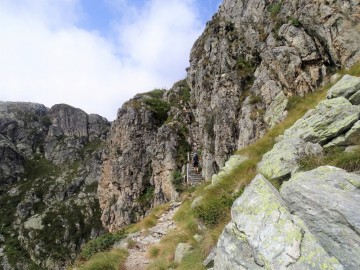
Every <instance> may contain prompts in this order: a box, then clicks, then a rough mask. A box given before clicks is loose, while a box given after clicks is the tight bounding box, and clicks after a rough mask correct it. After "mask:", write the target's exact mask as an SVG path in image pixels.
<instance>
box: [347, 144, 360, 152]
mask: <svg viewBox="0 0 360 270" xmlns="http://www.w3.org/2000/svg"><path fill="white" fill-rule="evenodd" d="M359 150H360V145H353V146H348V147H346V148H345V152H347V153H351V152H355V151H359Z"/></svg>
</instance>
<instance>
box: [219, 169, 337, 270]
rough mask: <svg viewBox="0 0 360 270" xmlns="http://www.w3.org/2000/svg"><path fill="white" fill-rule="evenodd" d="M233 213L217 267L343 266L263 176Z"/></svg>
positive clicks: (300, 267) (220, 269)
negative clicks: (321, 244) (324, 247)
mask: <svg viewBox="0 0 360 270" xmlns="http://www.w3.org/2000/svg"><path fill="white" fill-rule="evenodd" d="M231 215H232V220H231V222H230V223H229V224H228V225H227V226H226V227H225V229H224V231H223V233H222V235H221V237H220V239H219V241H218V245H217V247H218V249H217V255H216V257H215V264H214V269H217V270H226V269H229V270H230V269H262V268H265V269H343V267H342V265H341V264H340V263H339V262H338V260H337V259H335V258H334V257H331V256H329V255H328V253H327V252H326V251H325V250H324V249H323V248H322V247H321V246H320V245H319V243H318V242H317V240H316V238H315V237H314V236H313V235H312V234H311V233H310V232H309V230H308V228H307V226H306V225H305V224H304V223H303V222H302V221H301V219H300V218H298V217H297V216H295V215H292V214H291V213H290V211H289V209H288V207H287V206H286V204H285V202H284V201H283V200H282V198H281V197H280V194H279V192H278V191H277V190H276V189H275V188H274V187H273V186H272V185H271V184H270V183H269V182H268V181H267V180H266V179H265V178H264V177H263V176H262V175H257V176H256V177H255V179H254V180H253V181H252V182H251V184H250V185H249V186H248V187H247V188H246V189H245V191H244V193H243V195H242V196H241V197H239V198H238V199H237V200H236V201H235V203H234V205H233V206H232V209H231Z"/></svg>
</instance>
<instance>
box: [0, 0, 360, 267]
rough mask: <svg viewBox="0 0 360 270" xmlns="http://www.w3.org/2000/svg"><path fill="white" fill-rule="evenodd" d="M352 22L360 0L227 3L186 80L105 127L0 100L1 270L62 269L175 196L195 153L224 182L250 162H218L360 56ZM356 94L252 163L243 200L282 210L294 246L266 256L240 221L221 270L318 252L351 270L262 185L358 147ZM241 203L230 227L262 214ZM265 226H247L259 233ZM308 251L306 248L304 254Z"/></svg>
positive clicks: (73, 112)
mask: <svg viewBox="0 0 360 270" xmlns="http://www.w3.org/2000/svg"><path fill="white" fill-rule="evenodd" d="M359 18H360V7H359V1H358V0H351V1H310V2H309V1H306V0H299V1H287V0H284V1H265V0H254V1H250V0H224V2H223V4H222V5H221V6H220V9H219V11H218V13H217V14H215V15H214V17H213V18H212V20H211V21H210V22H209V23H208V24H207V26H206V29H205V31H204V33H203V34H202V35H201V36H200V37H199V39H198V40H197V41H196V43H195V44H194V47H193V49H192V51H191V55H190V67H189V68H188V69H187V78H186V80H184V81H180V82H178V83H176V84H174V86H173V87H172V88H171V89H170V90H169V91H164V90H160V89H157V90H154V91H151V92H148V93H144V94H139V95H136V96H135V97H134V98H133V99H131V100H130V101H128V102H127V103H125V104H124V105H123V106H122V108H120V109H119V111H118V116H117V119H116V120H115V121H114V122H113V123H112V124H111V125H110V123H109V122H108V121H107V120H106V119H104V118H102V117H101V116H97V115H88V114H86V113H85V112H83V111H81V110H79V109H76V108H73V107H71V106H68V105H64V104H61V105H55V106H53V107H52V108H51V109H48V108H46V107H45V106H43V105H40V104H30V103H8V102H1V103H0V152H1V153H2V155H1V156H0V192H1V193H0V200H1V205H6V206H7V207H6V208H3V209H1V210H0V211H1V212H0V216H1V218H2V219H1V222H0V225H1V232H0V260H1V267H2V268H4V269H39V268H41V267H42V268H47V269H64V268H65V267H66V266H67V264H68V263H69V261H71V260H73V259H75V257H76V256H77V254H79V250H80V248H81V246H82V245H83V244H84V243H85V242H86V241H87V240H88V239H90V238H92V237H95V236H96V235H97V234H99V233H100V232H101V231H102V230H103V228H105V229H106V230H109V231H116V230H119V229H122V228H124V227H125V226H127V225H129V224H131V223H134V222H137V221H139V220H140V219H142V218H143V217H144V216H145V215H146V214H147V213H148V212H149V210H150V209H151V208H152V207H154V206H155V205H158V204H162V203H164V202H168V201H171V200H175V199H177V198H178V196H179V192H181V190H182V188H183V185H184V181H185V179H184V176H185V174H186V163H187V153H188V152H190V151H194V150H197V151H198V152H199V154H200V156H201V165H202V175H203V177H204V179H206V180H210V179H211V177H212V176H213V174H214V173H218V172H220V174H221V173H224V170H223V171H221V169H222V168H224V169H226V168H227V167H229V166H230V167H231V164H237V165H239V164H240V163H241V162H243V161H244V160H246V158H243V157H236V158H235V159H234V160H232V161H231V162H228V163H227V166H225V162H226V161H227V160H228V159H229V157H230V156H231V155H232V153H233V152H234V150H236V149H240V148H243V147H245V146H247V145H249V144H250V143H252V142H254V141H256V140H257V139H259V138H260V137H261V136H262V135H263V134H264V133H265V132H266V130H268V129H269V128H271V127H274V126H275V125H276V124H277V123H279V122H281V121H282V120H283V119H284V118H285V117H286V115H287V111H288V106H289V100H290V99H291V98H292V97H293V96H296V95H300V96H302V95H305V94H306V93H308V92H312V91H314V90H315V89H316V88H317V87H318V86H320V85H322V84H324V83H325V82H327V80H328V79H329V75H331V74H332V73H334V72H335V71H336V70H337V69H338V68H340V67H347V66H351V65H352V64H353V63H355V62H356V61H358V60H359V59H360V53H359V49H360V37H359V36H360V34H359V33H360V29H359ZM351 91H352V90H346V91H343V92H341V91H340V92H339V91H335V90H333V91H332V92H330V93H329V100H328V101H326V102H324V103H322V104H321V105H319V108H318V109H317V111H316V110H315V111H312V112H309V114H307V115H306V119H308V118H309V119H313V118H312V117H313V114H316V113H317V112H318V114H320V115H324V118H322V119H321V120H317V121H315V122H314V123H313V124H314V125H313V126H311V123H309V122H307V121H308V120H306V119H304V120H303V122H301V121H300V122H299V123H298V124H297V125H295V127H294V128H292V129H290V131H288V132H287V133H286V134H285V136H284V137H283V138H279V142H278V144H277V145H276V146H275V147H274V149H273V150H272V151H271V152H269V154H268V155H265V156H264V160H263V162H262V163H261V164H260V165H259V171H260V173H261V174H262V175H263V176H261V175H260V176H258V177H257V178H256V179H255V180H254V181H253V184H251V186H250V187H249V188H248V189H247V191H246V193H245V194H248V195H245V196H249V197H251V196H253V194H252V193H256V192H257V189H261V192H263V191H264V192H266V194H268V195H269V196H268V197H266V198H268V199H269V200H271V201H274V205H272V206H273V207H275V206H276V208H277V209H278V208H279V209H280V210H281V211H280V217H281V218H279V219H277V220H279V221H281V222H282V223H285V224H288V225H289V227H291V230H290V231H291V233H294V235H296V236H299V237H300V238H299V239H300V240H299V239H295V240H296V241H295V242H292V243H290V245H287V244H288V243H285V244H286V245H285V244H284V245H283V246H282V247H284V250H285V251H286V252H280V253H281V254H280V253H279V254H280V255H279V254H275V255H274V254H273V253H267V254H265V255H264V254H263V253H262V252H263V250H265V251H266V250H267V249H266V248H267V246H266V245H267V244H268V242H266V241H267V240H266V239H265V240H264V241H263V242H262V239H260V240H261V241H258V240H259V239H257V238H256V237H257V236H258V234H255V233H254V232H253V231H251V232H250V233H249V234H247V232H246V231H245V230H244V231H243V228H242V227H241V228H240V227H236V226H237V225H239V226H240V225H244V224H242V223H241V222H242V221H241V222H240V221H239V222H238V221H234V222H232V223H231V224H230V225H229V226H227V229H226V230H225V231H224V233H223V235H222V237H221V238H220V241H219V245H218V250H219V252H218V255H217V257H216V259H215V268H217V269H226V267H228V268H229V269H232V268H233V267H235V268H237V267H240V265H241V267H245V266H246V265H247V266H246V267H248V268H250V269H251V268H252V267H253V268H255V269H257V268H263V267H265V268H266V267H277V266H279V267H280V268H281V267H288V266H291V265H293V266H292V267H294V268H296V267H297V264H296V263H297V261H299V260H300V261H301V260H302V258H304V256H305V254H308V255H309V256H311V255H312V254H311V252H310V251H311V248H315V249H316V250H318V251H319V253H318V254H319V255H323V256H321V257H322V259H321V258H319V264H321V263H326V265H328V264H329V265H332V266H334V268H339V269H341V267H342V266H341V265H344V266H346V267H347V266H349V267H353V265H354V264H353V262H346V263H344V262H343V261H341V260H340V258H338V260H337V261H336V260H334V259H333V257H336V258H337V256H338V255H336V254H332V253H331V252H329V247H327V246H325V245H324V243H322V242H321V243H319V242H318V241H317V240H316V238H317V237H318V236H317V235H316V233H314V231H316V230H318V228H316V227H312V226H309V225H304V224H303V222H302V221H301V220H300V218H301V219H304V220H306V219H307V216H306V214H304V213H303V212H304V211H303V209H302V208H301V207H300V206H299V208H291V207H290V208H289V207H288V206H287V204H291V202H290V201H291V200H290V199H291V198H290V196H289V197H288V198H287V199H286V198H285V197H286V196H285V195H283V194H282V191H281V192H280V194H281V195H279V194H278V193H277V191H276V190H274V188H272V187H271V186H270V184H269V183H268V182H267V181H268V180H271V179H275V180H281V181H282V180H284V179H287V178H289V177H290V176H293V175H292V174H293V173H295V172H296V170H297V168H298V167H297V166H298V161H299V156H300V155H303V154H319V153H321V152H323V149H325V148H329V149H330V148H331V147H333V146H340V147H344V146H346V147H348V146H349V147H350V148H351V147H352V146H353V144H354V140H355V141H356V140H357V137H356V136H357V135H356V134H357V126H358V124H354V123H355V122H356V123H357V121H358V109H357V108H358V107H357V105H356V106H355V105H353V104H354V103H353V102H357V100H358V99H359V98H358V92H356V91H355V92H351ZM339 96H340V97H339ZM338 106H340V107H338ZM339 108H341V109H339ZM328 111H329V113H331V112H332V114H331V115H327V113H328ZM324 119H332V120H334V121H335V120H336V119H339V121H340V120H341V121H342V122H344V123H345V122H346V121H348V122H346V123H345V125H342V127H340V129H336V128H337V126H331V123H332V122H331V121H332V120H329V121H330V122H329V123H328V122H326V123H327V125H330V126H331V128H330V129H329V130H328V131H326V132H320V133H319V130H320V131H321V130H322V127H321V125H317V124H318V123H319V122H322V121H323V120H324ZM341 121H340V122H341ZM353 124H354V125H353ZM309 127H311V130H309ZM353 129H354V131H353V132H352V131H351V130H353ZM345 131H346V133H345ZM302 132H307V133H302ZM348 133H349V134H348ZM354 134H355V135H354ZM295 135H296V136H295ZM284 153H287V155H285V156H284ZM289 153H290V154H289ZM267 158H269V159H267ZM272 161H274V162H272ZM269 165H272V166H273V167H271V166H270V167H269ZM274 166H275V167H274ZM317 173H318V172H317V171H315V174H317ZM294 177H295V176H294ZM332 177H333V176H330V178H332ZM351 177H352V175H351ZM213 179H214V181H213V182H214V184H215V185H216V182H217V181H218V180H216V177H213ZM267 179H268V180H267ZM346 179H347V178H346ZM346 179H345V180H344V181H341V182H339V183H338V185H340V186H343V187H344V189H351V191H352V189H353V187H351V186H350V184H351V185H353V186H355V187H356V186H357V184H356V181H357V180H356V181H355V180H354V181H355V182H354V181H353V182H354V183H355V184H354V183H352V182H351V181H352V180H351V181H350V180H349V181H348V180H346ZM291 182H292V181H291V180H290V181H289V183H291ZM294 182H296V181H294ZM325 182H327V181H325ZM349 183H350V184H349ZM310 184H312V183H310ZM295 188H298V187H297V186H296V185H294V189H295ZM331 188H334V189H335V190H336V189H337V187H331ZM289 189H291V188H289ZM284 190H285V188H284ZM261 192H260V193H259V194H260V195H261V194H263V193H261ZM284 192H285V191H284ZM284 194H285V193H284ZM258 197H259V198H258ZM258 197H255V195H254V198H255V199H254V201H257V202H260V201H261V200H262V199H263V198H261V196H258ZM294 199H295V198H294ZM243 200H244V199H241V198H240V199H239V200H238V201H237V203H235V205H237V204H239V205H240V206H239V209H237V208H236V207H235V208H236V209H235V208H234V209H233V216H234V218H235V219H237V217H238V216H241V215H242V217H243V216H244V215H245V216H246V215H250V216H251V213H255V212H256V211H258V210H259V211H260V210H264V209H255V210H254V211H252V210H251V209H252V208H251V205H249V207H248V209H250V210H251V211H252V212H251V213H249V212H250V210H249V211H248V212H246V211H247V210H246V211H243V212H241V211H240V213H239V212H237V211H238V210H241V207H243V205H246V201H245V202H244V201H243ZM284 201H286V202H284ZM266 203H267V201H264V204H265V205H266ZM296 203H298V202H296ZM275 204H276V205H275ZM241 205H242V206H241ZM304 205H305V204H304ZM273 207H270V208H271V209H270V210H273ZM265 210H266V209H265ZM294 211H295V212H296V211H297V212H298V213H297V214H296V215H293V212H294ZM265 212H266V211H265ZM277 213H278V212H276V213H275V214H277ZM266 214H267V215H268V216H265V215H266ZM275 214H274V213H273V212H270V214H269V212H266V213H264V216H265V217H266V218H269V220H272V219H275V218H278V216H277V215H275ZM297 215H299V216H300V218H298V217H297ZM239 219H240V220H242V218H239ZM100 221H101V223H102V224H100ZM259 222H261V221H259ZM259 222H257V221H256V222H255V220H254V228H256V229H258V232H262V231H261V230H265V231H266V230H267V229H268V228H267V227H266V226H262V224H261V223H259ZM255 225H256V226H255ZM244 226H245V227H246V226H248V224H245V225H244ZM246 228H248V227H246ZM239 231H240V233H239ZM273 232H276V230H274V231H272V233H273ZM252 233H254V234H252ZM291 233H290V234H291ZM329 233H330V232H329ZM244 234H245V235H246V236H245V235H244ZM249 235H250V236H254V238H251V237H249V239H248V240H246V242H247V243H246V244H245V245H242V244H243V243H242V242H241V244H239V243H238V242H236V241H238V240H239V239H240V240H244V239H245V238H244V237H247V236H249ZM273 235H274V237H277V234H276V233H274V234H273ZM280 238H281V237H280ZM304 239H305V240H306V241H305V242H303V240H304ZM277 240H279V238H278V239H277ZM281 240H282V239H280V240H279V241H280V242H281ZM251 241H253V242H251ZM280 242H279V243H280ZM302 243H304V244H305V243H306V245H305V246H303V248H304V250H300V249H301V247H300V248H299V245H300V246H301V244H302ZM281 244H283V243H282V242H281ZM261 245H263V246H261ZM238 249H239V250H238ZM234 250H237V251H239V252H244V256H242V257H241V258H242V259H243V260H245V262H244V261H241V260H240V259H239V256H236V257H234V256H233V255H234ZM274 252H275V251H274ZM19 254H22V256H20V255H19ZM24 254H25V255H24ZM299 254H300V255H299ZM301 254H303V255H301ZM276 255H279V256H278V257H276ZM274 256H275V257H274ZM301 256H303V257H301ZM347 256H348V257H351V256H352V255H351V254H349V255H347ZM19 257H21V259H17V258H19ZM274 258H275V259H274ZM316 258H317V257H316ZM354 258H356V257H354ZM273 259H274V260H273ZM224 261H225V262H224ZM226 261H227V262H226ZM226 263H228V264H226ZM222 267H225V268H222ZM246 267H245V268H246ZM309 267H310V266H309Z"/></svg>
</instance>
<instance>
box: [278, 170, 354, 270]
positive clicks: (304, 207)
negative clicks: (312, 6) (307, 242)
mask: <svg viewBox="0 0 360 270" xmlns="http://www.w3.org/2000/svg"><path fill="white" fill-rule="evenodd" d="M280 193H281V196H282V197H283V198H284V200H285V201H286V202H287V204H288V205H289V208H290V210H291V211H292V213H293V214H295V215H298V216H299V217H300V218H301V219H302V220H304V221H305V223H306V224H307V226H308V228H309V230H310V231H311V233H312V234H313V235H314V236H315V237H316V238H317V239H318V241H319V243H320V244H321V245H322V246H323V247H324V249H325V250H326V251H327V253H328V254H330V255H331V256H334V257H336V258H337V259H338V260H339V261H340V262H341V264H342V265H344V268H345V269H359V268H360V234H359V232H360V215H359V214H360V210H359V207H358V205H359V203H360V176H359V175H357V174H353V173H348V172H346V171H344V170H342V169H339V168H335V167H330V166H324V167H319V168H317V169H314V170H311V171H308V172H303V173H298V174H296V175H294V176H293V177H292V178H291V179H290V180H289V181H288V182H285V183H284V185H283V186H282V187H281V191H280Z"/></svg>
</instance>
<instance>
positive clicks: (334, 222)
mask: <svg viewBox="0 0 360 270" xmlns="http://www.w3.org/2000/svg"><path fill="white" fill-rule="evenodd" d="M356 81H358V78H356V77H351V76H346V77H345V78H344V79H342V80H340V81H339V82H338V83H337V84H336V85H334V86H333V87H332V88H331V89H330V90H329V91H328V95H327V97H328V99H327V100H324V101H322V102H320V103H319V105H318V106H317V107H316V108H315V109H313V110H311V111H309V112H307V113H306V114H305V115H304V116H303V117H302V118H301V119H299V120H298V121H297V122H296V123H295V124H294V125H293V126H292V127H290V128H289V129H287V130H286V131H285V132H284V135H282V136H280V137H279V138H278V142H277V143H276V144H275V146H274V147H273V149H272V150H271V151H269V152H268V153H266V154H265V155H264V156H263V160H262V161H261V162H260V163H259V164H258V171H259V172H260V173H263V174H264V175H262V174H259V175H258V176H257V177H256V178H255V179H254V180H252V182H251V184H250V185H249V186H248V187H247V188H246V189H245V191H244V193H243V194H242V195H241V196H240V197H239V198H238V199H237V200H236V201H235V203H234V204H233V206H232V210H231V214H232V219H231V222H230V223H229V224H228V225H227V226H226V227H225V229H224V231H223V233H222V235H221V237H220V239H219V241H218V245H217V255H216V258H215V267H214V268H215V269H260V268H265V269H359V267H360V263H359V262H360V258H359V254H360V253H359V246H360V238H359V232H360V220H359V214H360V211H359V208H358V207H357V205H358V204H359V203H360V193H359V188H360V176H359V175H358V174H355V173H348V172H346V171H345V170H343V169H339V168H336V167H330V166H322V167H318V168H316V169H313V170H311V171H307V172H301V171H300V166H299V164H300V160H301V159H303V158H309V157H314V156H321V155H322V152H323V148H322V146H324V147H327V148H328V147H330V146H329V144H331V146H332V147H335V146H337V147H339V149H338V151H341V149H342V150H345V147H349V146H350V147H357V148H358V147H359V144H360V141H359V140H357V138H358V134H359V133H358V131H359V127H358V126H359V124H358V123H359V117H360V114H359V107H358V106H355V105H352V104H351V103H350V102H349V101H348V100H347V99H346V98H348V99H350V98H351V97H352V96H354V95H357V94H358V92H360V89H357V88H356V90H351V91H350V90H349V89H350V88H353V86H352V85H353V83H351V82H356ZM345 97H346V98H345ZM328 142H330V143H328ZM278 179H281V180H288V181H285V182H284V183H283V184H282V186H281V189H280V193H279V192H278V191H277V190H276V189H275V188H274V187H273V186H272V185H271V184H270V182H269V181H268V180H270V181H274V180H278ZM320 254H321V255H320ZM318 255H320V256H318Z"/></svg>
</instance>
